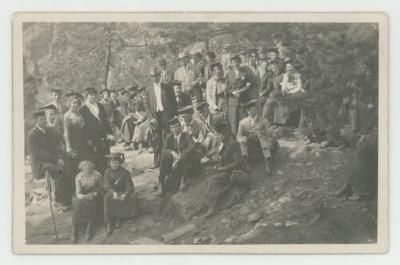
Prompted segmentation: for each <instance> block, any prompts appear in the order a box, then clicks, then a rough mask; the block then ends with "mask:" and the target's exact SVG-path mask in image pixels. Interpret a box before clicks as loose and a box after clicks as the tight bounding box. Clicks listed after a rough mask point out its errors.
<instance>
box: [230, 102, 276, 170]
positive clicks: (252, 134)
mask: <svg viewBox="0 0 400 265" xmlns="http://www.w3.org/2000/svg"><path fill="white" fill-rule="evenodd" d="M243 107H244V108H245V109H246V112H247V115H248V116H247V117H246V118H244V119H242V120H241V121H240V122H239V128H238V133H237V140H238V142H239V144H240V149H241V151H242V155H243V156H244V157H245V159H247V161H248V163H250V164H251V163H258V162H261V161H262V160H265V163H266V166H265V170H266V172H267V174H270V173H271V166H272V159H273V157H274V155H275V153H276V151H277V149H278V142H277V141H276V139H275V137H274V136H273V132H272V130H269V129H267V127H268V125H267V124H265V121H263V120H261V119H260V118H259V117H258V116H257V100H256V99H253V100H250V101H248V102H247V103H245V104H243Z"/></svg>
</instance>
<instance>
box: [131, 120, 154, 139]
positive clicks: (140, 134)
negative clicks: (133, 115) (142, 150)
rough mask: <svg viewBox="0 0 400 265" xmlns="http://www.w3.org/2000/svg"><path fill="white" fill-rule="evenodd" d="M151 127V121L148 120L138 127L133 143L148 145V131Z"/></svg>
mask: <svg viewBox="0 0 400 265" xmlns="http://www.w3.org/2000/svg"><path fill="white" fill-rule="evenodd" d="M149 126H150V120H146V121H144V122H142V123H141V124H139V125H136V128H135V132H134V133H133V138H132V142H134V143H147V135H146V133H147V129H148V128H149Z"/></svg>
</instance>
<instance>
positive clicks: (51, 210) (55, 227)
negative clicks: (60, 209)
mask: <svg viewBox="0 0 400 265" xmlns="http://www.w3.org/2000/svg"><path fill="white" fill-rule="evenodd" d="M45 175H46V181H47V191H48V193H49V203H50V212H51V219H52V220H53V227H54V233H55V234H56V242H57V243H58V233H57V226H56V220H55V218H54V211H53V204H52V203H51V202H52V200H53V198H52V196H51V181H50V174H49V171H47V170H46V171H45Z"/></svg>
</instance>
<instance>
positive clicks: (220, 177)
mask: <svg viewBox="0 0 400 265" xmlns="http://www.w3.org/2000/svg"><path fill="white" fill-rule="evenodd" d="M214 124H215V125H214V126H215V132H216V133H217V137H220V138H221V140H222V143H221V146H220V151H219V154H220V161H219V164H218V165H217V166H216V171H215V173H214V175H213V176H211V177H210V178H209V179H208V183H207V195H206V196H207V203H208V207H209V210H208V212H207V213H206V215H205V217H210V216H211V215H213V214H214V213H215V212H216V211H217V210H219V209H225V208H228V207H230V206H232V205H233V204H235V203H236V202H237V200H238V199H239V197H240V192H241V190H240V189H241V188H243V187H246V184H247V183H248V181H249V178H248V176H247V174H246V173H245V172H243V171H241V169H243V168H244V167H245V161H244V159H243V156H242V153H241V150H240V145H239V143H238V142H237V141H236V140H235V136H234V135H233V134H232V132H231V129H230V126H229V123H228V122H227V121H226V120H225V119H221V118H219V119H218V120H216V121H215V122H214Z"/></svg>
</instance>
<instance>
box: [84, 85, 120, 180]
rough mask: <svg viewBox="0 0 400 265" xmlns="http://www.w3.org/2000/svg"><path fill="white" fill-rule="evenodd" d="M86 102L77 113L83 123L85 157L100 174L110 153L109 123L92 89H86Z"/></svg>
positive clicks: (94, 90) (111, 136) (110, 133)
mask: <svg viewBox="0 0 400 265" xmlns="http://www.w3.org/2000/svg"><path fill="white" fill-rule="evenodd" d="M86 94H87V100H86V102H85V105H83V106H82V107H81V108H80V109H79V112H80V114H81V115H82V117H83V120H84V121H85V125H84V127H83V137H84V138H85V142H86V148H85V149H86V152H85V155H86V156H88V157H90V158H91V159H92V160H93V162H94V163H95V165H96V169H97V170H98V171H100V172H101V173H103V172H104V170H105V169H106V168H107V160H106V158H105V155H107V154H109V153H110V145H109V140H112V139H113V134H112V129H111V126H110V122H109V120H108V119H107V113H106V110H105V108H104V106H103V105H102V104H100V103H97V99H96V96H97V91H96V89H95V88H93V87H89V88H87V89H86Z"/></svg>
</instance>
